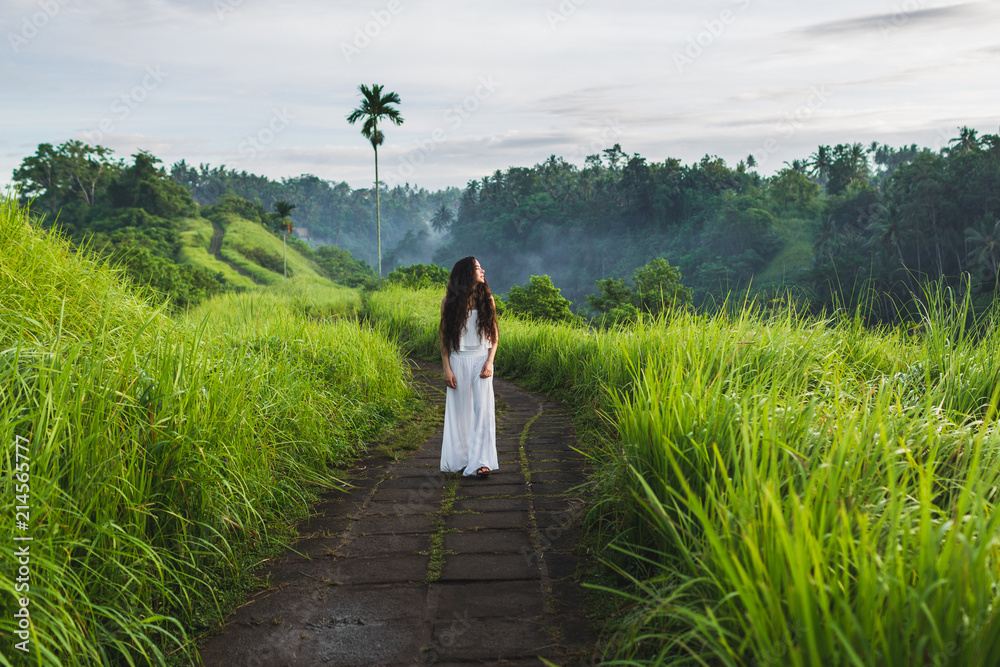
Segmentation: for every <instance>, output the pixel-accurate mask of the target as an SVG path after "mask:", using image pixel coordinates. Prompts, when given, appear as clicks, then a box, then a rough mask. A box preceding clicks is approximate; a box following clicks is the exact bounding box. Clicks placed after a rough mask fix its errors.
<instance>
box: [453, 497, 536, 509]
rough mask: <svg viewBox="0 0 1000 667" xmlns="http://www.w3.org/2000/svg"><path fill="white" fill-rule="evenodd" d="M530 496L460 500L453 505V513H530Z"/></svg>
mask: <svg viewBox="0 0 1000 667" xmlns="http://www.w3.org/2000/svg"><path fill="white" fill-rule="evenodd" d="M529 504H530V501H529V497H528V496H521V497H519V498H458V499H456V500H455V502H454V503H452V506H451V511H452V512H512V511H517V510H521V511H524V512H527V511H528V507H529Z"/></svg>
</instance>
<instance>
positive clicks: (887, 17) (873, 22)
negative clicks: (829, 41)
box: [793, 2, 982, 38]
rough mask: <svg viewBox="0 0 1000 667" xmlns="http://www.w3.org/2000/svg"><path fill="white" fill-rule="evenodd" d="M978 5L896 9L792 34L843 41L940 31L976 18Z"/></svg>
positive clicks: (813, 26)
mask: <svg viewBox="0 0 1000 667" xmlns="http://www.w3.org/2000/svg"><path fill="white" fill-rule="evenodd" d="M981 4H982V3H978V2H966V3H963V4H958V5H949V6H946V7H928V8H926V9H914V10H912V11H909V10H907V9H905V8H900V9H898V10H897V11H893V12H890V13H887V14H872V15H869V16H859V17H855V18H850V19H841V20H837V21H825V22H823V23H816V24H814V25H811V26H807V27H805V28H801V29H799V30H797V31H794V33H793V34H798V35H800V36H802V37H806V38H815V37H843V36H844V35H846V34H852V33H870V32H873V31H875V32H880V33H881V32H883V31H886V30H891V29H892V28H898V27H902V26H903V25H906V26H914V25H918V26H919V25H929V26H931V27H935V28H936V27H940V22H941V21H949V20H954V19H960V18H970V17H973V16H975V15H976V14H978V13H979V12H978V10H979V9H980V7H981Z"/></svg>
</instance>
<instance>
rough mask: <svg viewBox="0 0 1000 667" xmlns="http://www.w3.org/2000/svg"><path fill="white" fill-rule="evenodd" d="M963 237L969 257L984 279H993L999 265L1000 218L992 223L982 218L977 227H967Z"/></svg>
mask: <svg viewBox="0 0 1000 667" xmlns="http://www.w3.org/2000/svg"><path fill="white" fill-rule="evenodd" d="M965 238H966V240H967V241H968V245H969V259H971V260H972V262H973V264H975V265H976V267H977V268H978V269H979V271H980V275H981V276H982V277H983V279H984V281H992V280H995V279H996V275H997V268H998V267H1000V218H997V219H996V220H995V221H994V222H993V223H992V224H990V223H989V222H988V221H987V220H983V221H982V222H980V224H979V227H978V229H977V228H975V227H969V228H967V229H966V230H965Z"/></svg>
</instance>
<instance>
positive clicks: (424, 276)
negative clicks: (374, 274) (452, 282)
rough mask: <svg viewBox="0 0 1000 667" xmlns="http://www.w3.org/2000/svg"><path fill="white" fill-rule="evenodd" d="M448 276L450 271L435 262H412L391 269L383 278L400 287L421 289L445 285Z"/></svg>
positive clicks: (446, 284)
mask: <svg viewBox="0 0 1000 667" xmlns="http://www.w3.org/2000/svg"><path fill="white" fill-rule="evenodd" d="M450 276H451V272H450V271H449V270H448V269H446V268H444V267H442V266H438V265H437V264H413V265H411V266H401V267H399V268H397V269H393V270H392V271H391V272H390V273H389V275H387V276H386V277H385V280H386V282H389V283H393V284H395V285H400V286H402V287H409V288H411V289H422V288H424V287H439V286H440V287H447V286H448V278H449V277H450Z"/></svg>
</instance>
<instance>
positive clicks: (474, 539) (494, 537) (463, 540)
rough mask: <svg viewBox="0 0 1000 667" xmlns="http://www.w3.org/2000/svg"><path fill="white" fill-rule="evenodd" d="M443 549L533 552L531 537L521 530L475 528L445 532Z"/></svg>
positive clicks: (476, 551)
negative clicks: (471, 530)
mask: <svg viewBox="0 0 1000 667" xmlns="http://www.w3.org/2000/svg"><path fill="white" fill-rule="evenodd" d="M444 549H445V551H456V552H458V553H462V554H476V553H497V554H524V553H526V552H528V553H533V552H534V547H533V546H532V545H531V538H530V536H529V535H528V533H527V532H526V531H523V530H477V531H473V532H465V533H445V536H444ZM526 550H527V551H526Z"/></svg>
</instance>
